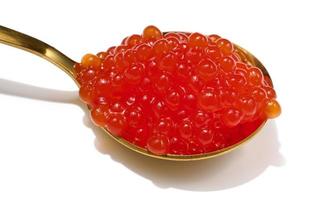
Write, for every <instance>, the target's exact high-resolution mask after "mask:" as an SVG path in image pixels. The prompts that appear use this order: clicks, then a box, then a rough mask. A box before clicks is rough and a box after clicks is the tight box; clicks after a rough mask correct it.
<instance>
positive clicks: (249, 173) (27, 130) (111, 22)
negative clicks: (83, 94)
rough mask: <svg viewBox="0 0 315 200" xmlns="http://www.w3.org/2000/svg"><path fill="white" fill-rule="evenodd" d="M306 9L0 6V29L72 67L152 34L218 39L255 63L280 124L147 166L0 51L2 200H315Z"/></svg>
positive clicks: (59, 83) (62, 91) (312, 15)
mask: <svg viewBox="0 0 315 200" xmlns="http://www.w3.org/2000/svg"><path fill="white" fill-rule="evenodd" d="M314 10H315V6H314V5H312V1H302V0H299V1H289V0H286V1H270V2H268V1H253V0H249V1H223V0H221V1H218V0H216V1H198V0H193V1H184V0H181V1H174V0H173V1H165V2H163V1H136V0H129V1H121V0H111V1H99V2H97V1H93V0H88V1H80V2H79V1H73V2H70V1H62V3H58V2H57V1H46V2H45V1H38V2H36V1H34V0H28V1H15V0H10V1H1V7H0V24H1V25H4V26H7V27H10V28H13V29H16V30H19V31H22V32H24V33H27V34H29V35H32V36H34V37H36V38H39V39H41V40H43V41H45V42H47V43H49V44H51V45H53V46H55V47H56V48H58V49H60V50H61V51H62V52H64V53H65V54H66V55H68V56H70V57H71V58H73V59H75V60H79V59H80V57H81V56H82V55H84V54H85V53H87V52H93V53H96V52H98V51H101V50H105V49H107V48H108V47H109V46H111V45H115V44H118V42H120V40H121V39H122V38H123V37H124V36H126V35H130V34H132V33H141V31H142V29H143V28H144V27H145V26H147V25H149V24H154V25H156V26H158V27H159V28H160V29H161V30H162V31H169V30H179V31H198V32H202V33H205V34H206V33H209V34H210V33H217V34H220V35H221V36H223V37H226V38H229V39H230V40H232V41H234V42H235V43H237V44H240V45H241V46H243V47H245V48H247V49H248V50H250V51H251V52H253V53H254V54H255V55H256V56H257V57H258V58H259V59H261V60H262V61H263V63H264V64H265V66H266V67H267V68H268V70H269V72H270V74H271V75H272V78H273V80H274V84H275V87H276V90H277V92H278V98H279V101H280V102H281V104H282V107H283V113H282V116H281V117H280V118H278V119H276V120H274V121H269V122H268V124H267V126H266V127H265V128H264V129H263V131H262V132H261V133H260V134H259V135H258V136H257V137H256V138H254V139H253V140H252V141H251V142H249V143H248V144H246V145H245V146H243V147H242V148H240V149H239V150H236V151H234V152H232V153H230V154H228V155H225V156H222V157H219V158H215V159H211V160H206V161H200V162H192V163H187V162H186V163H177V162H169V161H160V160H155V159H151V158H146V157H143V156H141V155H137V154H135V153H133V152H130V151H129V150H126V149H124V148H123V147H121V146H120V145H118V144H117V143H116V142H114V141H112V140H111V139H110V138H109V137H108V136H105V135H103V133H102V132H101V131H100V130H99V129H98V128H95V127H94V126H93V125H92V124H91V122H90V120H89V117H88V116H89V115H88V112H87V109H86V108H85V106H84V105H83V104H82V103H80V102H79V100H78V95H77V88H76V85H75V84H74V83H73V81H72V80H71V79H70V78H69V77H68V76H67V75H65V74H64V73H63V72H62V71H61V70H59V69H57V68H56V67H55V66H53V65H52V64H50V63H48V62H46V61H45V60H42V59H40V58H38V57H36V56H33V55H31V54H29V53H26V52H23V51H21V50H17V49H14V48H11V47H8V46H4V45H0V199H1V200H10V199H32V200H36V199H41V200H42V199H76V200H79V199H114V198H125V199H133V198H136V199H168V198H169V199H174V198H176V199H179V200H182V199H264V200H265V199H271V198H272V199H273V198H275V199H288V198H295V199H297V198H298V199H314V198H315V194H314V179H315V162H314V160H315V156H314V153H315V149H314V146H315V145H314V144H315V131H314V116H315V115H314V113H315V108H314V102H315V98H314V96H313V93H314V91H315V90H314V87H315V78H314V73H315V62H314V60H315V51H314V47H315V39H314V37H315V31H314V19H315V12H314Z"/></svg>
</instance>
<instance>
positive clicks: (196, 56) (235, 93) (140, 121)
mask: <svg viewBox="0 0 315 200" xmlns="http://www.w3.org/2000/svg"><path fill="white" fill-rule="evenodd" d="M75 71H76V79H77V81H78V82H79V84H80V92H79V93H80V97H81V99H82V101H84V102H85V103H87V104H89V105H90V107H91V117H92V119H93V122H94V123H95V124H96V125H98V126H101V127H104V128H106V129H107V130H109V131H110V133H111V134H113V135H115V136H118V137H122V138H124V139H125V140H127V141H129V142H131V143H133V144H135V145H137V146H139V147H141V148H145V149H147V150H148V151H150V152H152V153H153V154H157V155H164V154H178V155H190V154H200V153H207V152H211V151H216V150H219V149H222V148H225V147H228V146H230V145H233V144H235V143H237V142H240V141H241V140H243V139H245V138H246V137H248V136H249V135H250V134H251V133H252V132H253V131H254V130H256V129H257V128H258V127H259V126H260V125H261V123H262V122H263V121H265V120H266V119H268V118H275V117H277V116H279V114H280V112H281V108H280V105H279V103H278V102H277V101H276V100H275V98H276V93H275V91H274V89H273V87H272V83H271V81H270V79H269V77H267V76H264V74H263V72H262V71H261V70H260V69H259V68H257V67H255V66H252V65H250V64H249V63H248V62H247V61H246V58H245V59H244V55H243V54H242V53H240V51H237V50H236V49H235V47H234V45H233V43H231V42H230V41H228V40H227V39H224V38H221V37H220V36H218V35H209V36H207V35H203V34H200V33H191V34H189V33H176V32H171V33H167V34H162V32H161V31H160V30H159V29H158V28H156V27H154V26H148V27H146V28H145V29H144V31H143V33H142V35H136V34H134V35H131V36H129V37H126V38H125V39H124V40H123V42H122V44H121V45H119V46H117V47H110V48H109V49H108V50H107V51H103V52H100V53H98V54H96V55H93V54H86V55H85V56H84V57H83V58H82V61H81V63H78V64H76V65H75Z"/></svg>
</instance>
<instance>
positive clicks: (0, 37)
mask: <svg viewBox="0 0 315 200" xmlns="http://www.w3.org/2000/svg"><path fill="white" fill-rule="evenodd" d="M0 43H3V44H7V45H10V46H13V47H16V48H19V49H23V50H25V51H28V52H31V53H33V54H35V55H38V56H40V57H42V58H44V59H46V60H48V61H49V62H51V63H53V64H55V65H56V66H57V67H59V68H60V69H62V70H63V71H64V72H66V73H67V74H68V75H69V76H70V77H71V78H72V79H73V80H74V81H75V82H76V84H77V85H78V86H79V84H78V82H77V81H76V79H75V75H74V64H76V62H75V61H73V60H72V59H70V58H68V57H67V56H66V55H64V54H63V53H61V52H60V51H58V50H57V49H55V48H54V47H52V46H50V45H48V44H46V43H44V42H42V41H40V40H38V39H35V38H33V37H31V36H28V35H25V34H23V33H20V32H18V31H15V30H12V29H9V28H6V27H4V26H0ZM234 45H235V47H236V51H238V52H239V54H240V55H242V60H243V61H244V62H248V63H250V64H252V65H254V66H257V67H259V68H260V69H261V70H262V72H263V73H264V75H265V76H268V77H269V78H270V75H269V73H268V71H267V70H266V68H265V67H264V66H263V65H262V63H261V62H260V61H259V60H258V59H257V58H256V57H255V56H254V55H252V54H251V53H249V52H248V51H246V50H245V49H243V48H242V47H240V46H238V45H236V44H234ZM270 80H271V78H270ZM265 123H266V121H264V122H262V123H261V125H260V126H259V127H258V128H257V129H256V130H255V131H254V132H253V133H252V134H251V135H250V136H248V137H247V138H245V139H243V140H242V141H240V142H238V143H236V144H234V145H231V146H228V147H226V148H223V149H220V150H217V151H213V152H209V153H204V154H197V155H172V154H167V155H155V154H152V153H150V152H149V151H147V150H146V149H143V148H140V147H138V146H136V145H134V144H131V143H129V142H127V141H125V140H124V139H122V138H120V137H116V136H114V135H112V134H110V133H109V132H108V131H107V130H106V129H105V128H102V129H103V131H104V132H105V133H106V134H108V135H109V136H111V137H112V138H113V139H114V140H116V141H117V142H119V143H120V144H122V145H124V146H125V147H127V148H129V149H131V150H133V151H135V152H138V153H140V154H143V155H146V156H150V157H154V158H159V159H164V160H174V161H193V160H202V159H207V158H212V157H216V156H219V155H223V154H225V153H227V152H230V151H232V150H234V149H236V148H238V147H240V146H241V145H243V144H244V143H245V142H247V141H249V140H250V139H251V138H252V137H253V136H254V135H256V134H257V133H258V132H259V130H260V129H261V128H262V127H263V126H264V125H265Z"/></svg>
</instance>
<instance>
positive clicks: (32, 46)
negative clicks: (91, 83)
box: [0, 25, 75, 79]
mask: <svg viewBox="0 0 315 200" xmlns="http://www.w3.org/2000/svg"><path fill="white" fill-rule="evenodd" d="M0 43H3V44H7V45H10V46H13V47H16V48H19V49H23V50H25V51H28V52H31V53H33V54H35V55H38V56H40V57H42V58H44V59H46V60H48V61H49V62H51V63H53V64H55V65H56V66H58V67H59V68H60V69H62V70H63V71H64V72H66V73H67V74H68V75H69V76H70V77H71V78H72V79H74V64H75V62H74V61H73V60H71V59H70V58H68V57H67V56H66V55H64V54H63V53H61V52H60V51H58V50H57V49H55V48H54V47H52V46H50V45H48V44H46V43H44V42H42V41H40V40H38V39H36V38H33V37H31V36H28V35H25V34H23V33H20V32H18V31H15V30H12V29H9V28H6V27H4V26H1V25H0Z"/></svg>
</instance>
